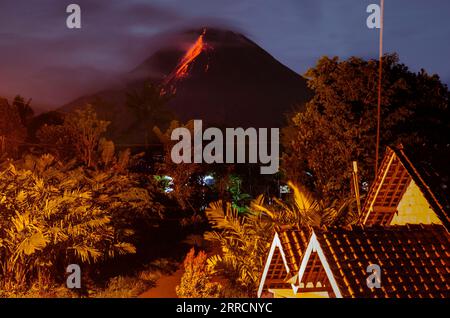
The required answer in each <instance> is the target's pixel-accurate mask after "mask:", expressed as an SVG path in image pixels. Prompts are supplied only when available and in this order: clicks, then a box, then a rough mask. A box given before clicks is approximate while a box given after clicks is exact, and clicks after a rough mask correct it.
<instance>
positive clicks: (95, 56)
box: [0, 0, 450, 107]
mask: <svg viewBox="0 0 450 318" xmlns="http://www.w3.org/2000/svg"><path fill="white" fill-rule="evenodd" d="M70 3H77V4H79V5H80V6H81V8H82V24H83V27H82V29H81V30H69V29H67V28H66V24H65V21H66V17H67V14H66V13H65V8H66V6H67V5H68V4H70ZM370 3H378V1H375V0H367V1H366V0H338V1H336V0H220V1H219V0H127V1H125V0H101V1H94V0H89V1H87V0H86V1H81V0H72V1H62V0H1V1H0V95H2V96H5V97H11V96H13V95H15V94H18V93H20V94H21V95H24V96H25V97H31V98H33V99H34V100H35V101H36V103H37V104H38V105H47V106H52V107H55V106H58V105H61V104H62V103H65V102H68V101H70V100H71V99H73V98H75V97H78V96H79V95H81V94H85V93H86V92H89V91H92V90H95V89H96V88H97V87H96V85H100V84H101V85H106V84H108V81H111V79H112V78H114V75H115V74H119V73H122V72H126V71H129V70H131V69H132V68H134V67H135V66H136V65H138V64H139V63H140V62H141V61H142V60H144V59H145V58H146V57H148V56H149V55H150V54H151V53H152V51H153V50H155V49H156V48H157V47H158V46H160V45H161V41H163V40H164V36H161V34H167V33H168V32H171V31H173V30H178V29H180V28H182V27H187V26H189V27H192V26H195V27H198V26H203V25H215V26H221V27H223V28H229V29H233V30H237V31H239V32H242V33H244V34H245V35H247V36H248V37H249V38H250V39H252V40H253V41H255V42H256V43H257V44H259V45H260V46H261V47H262V48H264V49H265V50H267V51H268V52H269V53H270V54H272V55H273V56H274V57H275V58H277V59H278V60H279V61H281V62H282V63H284V64H285V65H287V66H288V67H290V68H292V69H293V70H295V71H296V72H298V73H304V72H305V71H306V70H307V69H308V68H309V67H311V66H314V64H315V62H316V61H317V59H318V58H319V57H321V56H322V55H328V56H334V55H337V56H340V57H342V58H346V57H349V56H352V55H355V56H361V57H365V58H369V57H376V56H377V54H378V51H377V50H378V31H376V30H370V29H368V28H367V27H366V18H367V16H368V14H367V13H366V7H367V5H368V4H370ZM449 14H450V1H448V0H426V1H425V0H386V13H385V33H386V35H385V51H387V52H398V53H399V55H400V59H401V62H403V63H405V64H406V65H408V66H410V67H411V68H412V69H413V70H414V71H418V70H420V68H424V69H426V70H427V71H428V72H429V73H437V74H439V75H440V76H441V78H443V80H444V81H445V82H446V83H450V64H449V63H448V58H449V56H450V41H449V39H450V25H449V22H448V17H449Z"/></svg>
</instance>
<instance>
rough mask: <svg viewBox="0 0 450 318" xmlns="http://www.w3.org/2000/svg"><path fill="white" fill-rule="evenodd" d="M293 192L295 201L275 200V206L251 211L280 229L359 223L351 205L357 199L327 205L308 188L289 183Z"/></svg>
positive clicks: (257, 207) (259, 207)
mask: <svg viewBox="0 0 450 318" xmlns="http://www.w3.org/2000/svg"><path fill="white" fill-rule="evenodd" d="M288 186H289V188H290V189H291V190H292V194H293V195H292V199H291V200H290V201H289V202H283V201H282V200H280V199H278V198H274V199H273V200H274V204H273V205H272V206H267V205H262V204H253V205H252V209H253V210H255V211H260V212H262V213H264V214H265V215H267V216H268V217H269V218H270V219H271V220H272V222H273V223H274V224H276V225H278V226H285V225H291V226H314V227H320V226H330V225H348V224H353V223H354V222H356V221H357V219H358V215H357V213H355V212H353V209H352V208H351V205H352V204H353V203H354V201H355V199H353V198H350V199H347V200H345V201H344V202H343V203H342V204H338V203H337V202H336V201H333V202H332V203H331V204H327V203H326V201H324V200H318V199H316V198H315V197H314V195H313V194H312V193H311V192H309V191H308V190H307V189H306V188H305V187H303V186H300V185H296V184H294V183H292V182H291V181H289V182H288Z"/></svg>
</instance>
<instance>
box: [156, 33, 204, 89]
mask: <svg viewBox="0 0 450 318" xmlns="http://www.w3.org/2000/svg"><path fill="white" fill-rule="evenodd" d="M205 33H206V29H203V33H202V34H201V35H200V36H199V37H198V39H197V41H195V43H194V44H193V45H192V46H191V47H190V48H189V50H188V51H187V52H186V54H185V55H184V56H183V58H182V59H181V61H180V62H179V63H178V66H177V68H176V69H175V71H174V72H173V73H172V74H171V75H170V76H168V77H167V79H166V80H165V82H166V84H167V83H169V82H171V81H172V80H173V79H181V78H184V77H186V76H187V75H188V71H189V66H190V65H191V63H192V62H193V61H194V60H195V59H196V58H197V57H198V56H199V55H200V53H202V51H203V50H204V49H205V48H206V44H205V42H204V41H203V37H204V36H205Z"/></svg>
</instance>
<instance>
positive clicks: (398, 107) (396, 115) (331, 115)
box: [282, 55, 450, 200]
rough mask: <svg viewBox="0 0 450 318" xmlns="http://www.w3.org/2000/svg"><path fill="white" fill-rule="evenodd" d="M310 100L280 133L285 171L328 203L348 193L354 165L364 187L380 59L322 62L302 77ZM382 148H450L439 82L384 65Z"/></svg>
mask: <svg viewBox="0 0 450 318" xmlns="http://www.w3.org/2000/svg"><path fill="white" fill-rule="evenodd" d="M306 77H307V78H308V79H309V81H308V85H309V87H310V88H311V89H312V90H313V92H314V95H313V98H312V99H311V101H310V102H308V103H307V105H306V109H305V110H304V111H300V112H296V113H294V114H293V115H292V116H291V118H290V121H289V125H288V127H287V128H286V129H285V130H284V138H283V146H284V151H285V153H284V155H283V158H282V159H283V160H282V169H283V171H284V172H285V174H286V177H287V178H288V179H290V180H294V181H297V182H299V183H301V184H305V185H307V186H308V187H309V188H310V189H311V190H314V191H315V192H316V193H318V195H319V196H320V197H322V198H324V199H327V200H334V199H343V198H344V197H345V196H347V194H348V193H349V185H350V174H351V165H352V161H357V162H358V164H359V171H360V175H361V181H362V183H363V184H364V185H367V184H368V183H370V181H371V180H372V178H373V176H374V174H375V172H374V165H375V145H376V123H377V81H378V61H376V60H369V61H365V60H362V59H360V58H356V57H352V58H350V59H348V60H345V61H340V60H339V59H338V58H332V59H330V58H328V57H323V58H322V59H320V60H319V62H318V63H317V65H316V66H315V67H314V68H312V69H310V70H309V71H308V72H307V73H306ZM382 90H383V94H382V103H381V105H382V106H381V109H382V114H381V121H382V127H381V142H382V144H381V150H384V149H385V147H386V146H387V145H391V144H394V145H395V144H398V143H400V142H402V143H404V144H412V145H414V144H421V143H443V144H446V143H449V142H450V138H449V134H448V131H449V128H450V109H449V92H448V89H447V87H446V86H445V85H444V84H442V82H441V81H440V80H439V77H438V76H436V75H429V74H427V73H426V72H425V71H423V70H422V71H421V72H419V73H413V72H411V71H410V70H409V69H408V68H407V67H406V66H405V65H403V64H400V63H399V62H398V58H397V56H396V55H386V56H385V57H384V61H383V81H382Z"/></svg>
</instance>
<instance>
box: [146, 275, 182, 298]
mask: <svg viewBox="0 0 450 318" xmlns="http://www.w3.org/2000/svg"><path fill="white" fill-rule="evenodd" d="M182 275H183V271H182V270H180V269H179V270H177V271H176V272H175V273H173V274H172V275H162V276H161V277H160V278H159V279H158V280H157V281H156V286H155V287H153V288H150V289H149V290H147V291H146V292H144V293H142V294H141V295H140V296H139V298H176V297H177V294H176V292H175V287H176V286H177V285H179V284H180V281H181V276H182Z"/></svg>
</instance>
